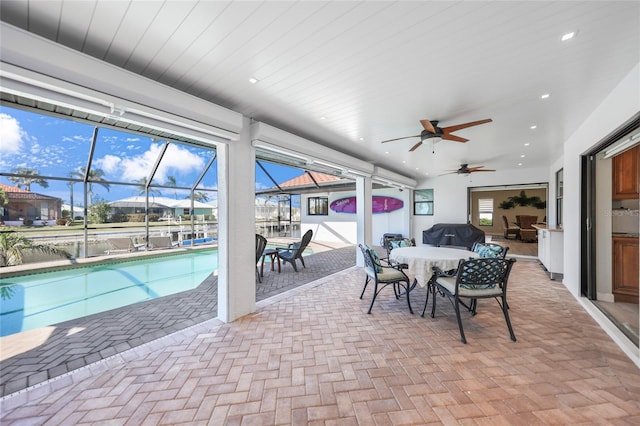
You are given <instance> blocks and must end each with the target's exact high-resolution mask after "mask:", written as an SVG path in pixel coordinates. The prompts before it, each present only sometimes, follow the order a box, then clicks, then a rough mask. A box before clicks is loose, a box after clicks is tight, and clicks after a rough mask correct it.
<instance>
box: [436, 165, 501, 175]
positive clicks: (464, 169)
mask: <svg viewBox="0 0 640 426" xmlns="http://www.w3.org/2000/svg"><path fill="white" fill-rule="evenodd" d="M476 172H495V170H493V169H485V168H484V166H472V167H469V165H468V164H460V168H459V169H457V170H449V172H448V173H444V174H441V175H440V176H444V175H451V174H458V175H470V174H471V173H476Z"/></svg>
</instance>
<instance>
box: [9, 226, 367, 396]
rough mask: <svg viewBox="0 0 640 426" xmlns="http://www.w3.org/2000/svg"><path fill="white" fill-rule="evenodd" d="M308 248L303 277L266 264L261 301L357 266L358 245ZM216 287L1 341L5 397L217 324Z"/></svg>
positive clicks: (213, 282)
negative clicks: (196, 327)
mask: <svg viewBox="0 0 640 426" xmlns="http://www.w3.org/2000/svg"><path fill="white" fill-rule="evenodd" d="M289 241H290V240H288V239H286V238H281V239H278V238H274V239H270V240H269V243H275V244H277V245H286V244H287V243H288V242H289ZM336 247H337V249H336ZM202 248H207V246H202ZM208 248H211V246H208ZM309 248H310V249H311V250H313V253H314V254H313V255H310V256H305V263H306V265H307V267H306V268H300V267H299V268H298V270H299V272H298V273H296V272H294V271H293V268H292V267H291V265H288V264H287V265H283V266H282V273H280V274H278V273H277V271H275V272H272V271H271V270H270V268H269V267H268V266H266V265H265V268H264V277H263V279H262V283H256V300H257V301H260V300H264V299H267V298H270V297H272V296H275V295H277V294H279V293H282V292H285V291H287V290H290V289H293V288H295V287H298V286H301V285H304V284H306V283H309V282H311V281H315V280H318V279H320V278H322V277H326V276H328V275H330V274H332V273H335V272H338V271H340V270H344V269H346V268H349V267H351V266H353V265H355V259H356V248H355V246H353V245H345V244H332V243H322V242H312V243H311V244H310V245H309ZM196 249H197V248H196ZM186 250H193V249H190V248H179V249H168V250H156V251H147V252H136V253H131V254H129V255H127V254H113V255H110V256H102V257H101V258H93V259H79V261H78V262H77V264H78V265H82V266H84V265H86V264H88V263H92V262H94V263H95V262H102V261H114V260H116V261H117V260H120V261H121V260H122V258H127V257H129V258H130V257H132V256H131V255H132V254H133V257H136V258H140V257H145V256H160V255H167V254H173V253H178V252H184V251H186ZM68 264H69V262H68V261H57V262H53V263H49V264H45V265H41V267H42V268H43V269H51V268H52V267H54V266H55V265H68ZM299 266H300V265H299ZM24 268H28V269H33V265H30V266H29V265H22V266H17V267H12V269H13V270H14V271H19V270H21V269H24ZM217 283H218V279H217V276H215V275H213V274H212V275H210V276H209V277H208V278H207V279H206V280H205V281H204V282H203V283H202V284H201V285H200V286H198V287H197V288H195V289H193V290H189V291H185V292H181V293H178V294H175V295H171V296H167V297H163V298H161V299H156V300H150V301H146V302H142V303H138V304H135V305H130V306H126V307H122V308H119V309H115V310H111V311H108V312H103V313H99V314H95V315H91V316H88V317H84V318H79V319H75V320H71V321H67V322H64V323H61V324H58V325H56V326H51V327H42V328H39V329H36V330H29V331H25V332H23V333H18V334H14V335H10V336H6V337H2V338H0V397H3V396H6V395H9V394H12V393H15V392H19V391H21V390H23V389H26V388H28V387H31V386H34V385H37V384H39V383H43V382H45V381H47V380H50V379H52V378H55V377H58V376H61V375H64V374H66V373H68V372H70V371H73V370H77V369H80V368H82V367H85V366H87V365H90V364H92V363H95V362H98V361H101V360H103V359H105V358H108V357H111V356H113V355H116V354H118V353H121V352H124V351H127V350H129V349H132V348H134V347H137V346H140V345H142V344H145V343H148V342H151V341H153V340H156V339H159V338H161V337H164V336H167V335H169V334H171V333H174V332H176V331H179V330H183V329H186V328H188V327H191V326H193V325H195V324H199V323H202V322H204V321H208V320H211V319H215V318H216V316H217V302H218V300H217V294H218V287H217Z"/></svg>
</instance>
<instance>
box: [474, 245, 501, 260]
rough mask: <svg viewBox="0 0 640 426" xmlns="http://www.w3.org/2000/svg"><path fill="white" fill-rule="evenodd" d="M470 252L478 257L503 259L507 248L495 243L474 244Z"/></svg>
mask: <svg viewBox="0 0 640 426" xmlns="http://www.w3.org/2000/svg"><path fill="white" fill-rule="evenodd" d="M471 251H473V252H475V253H478V255H479V256H480V257H500V258H502V259H504V258H505V257H506V256H507V252H508V251H509V247H505V246H501V245H500V244H496V243H474V244H473V247H472V248H471Z"/></svg>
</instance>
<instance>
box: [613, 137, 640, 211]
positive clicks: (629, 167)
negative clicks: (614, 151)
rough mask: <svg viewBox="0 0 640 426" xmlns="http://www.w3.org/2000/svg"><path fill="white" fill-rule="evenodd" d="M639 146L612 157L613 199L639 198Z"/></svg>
mask: <svg viewBox="0 0 640 426" xmlns="http://www.w3.org/2000/svg"><path fill="white" fill-rule="evenodd" d="M639 156H640V146H636V147H635V148H632V149H630V150H627V151H625V152H623V153H622V154H620V155H616V156H615V157H613V199H614V200H625V199H630V198H639V197H638V192H639V188H638V186H639V185H640V183H638V181H639V180H640V174H638V157H639Z"/></svg>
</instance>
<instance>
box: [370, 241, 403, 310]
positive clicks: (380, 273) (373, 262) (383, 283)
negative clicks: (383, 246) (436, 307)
mask: <svg viewBox="0 0 640 426" xmlns="http://www.w3.org/2000/svg"><path fill="white" fill-rule="evenodd" d="M358 247H360V250H361V251H362V256H363V257H364V262H365V268H364V271H365V272H366V274H367V276H366V277H365V281H364V287H363V289H362V293H360V299H362V297H363V296H364V292H365V290H366V289H367V285H368V284H369V282H373V296H372V297H371V304H370V305H369V310H368V311H367V313H368V314H370V313H371V309H373V304H374V303H375V301H376V297H378V294H380V292H381V291H382V289H383V288H385V287H387V286H388V285H391V286H392V287H393V294H394V296H395V298H396V299H399V298H400V295H401V289H402V288H403V289H404V293H405V294H406V295H407V305H408V306H409V312H411V313H413V309H412V308H411V299H410V298H409V293H410V292H411V286H410V281H409V277H408V276H407V274H405V273H404V272H403V271H402V270H401V269H400V268H398V267H395V266H383V265H382V264H381V263H380V258H379V257H378V254H377V253H376V252H375V250H373V249H372V248H371V247H369V246H367V245H366V244H359V245H358Z"/></svg>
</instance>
